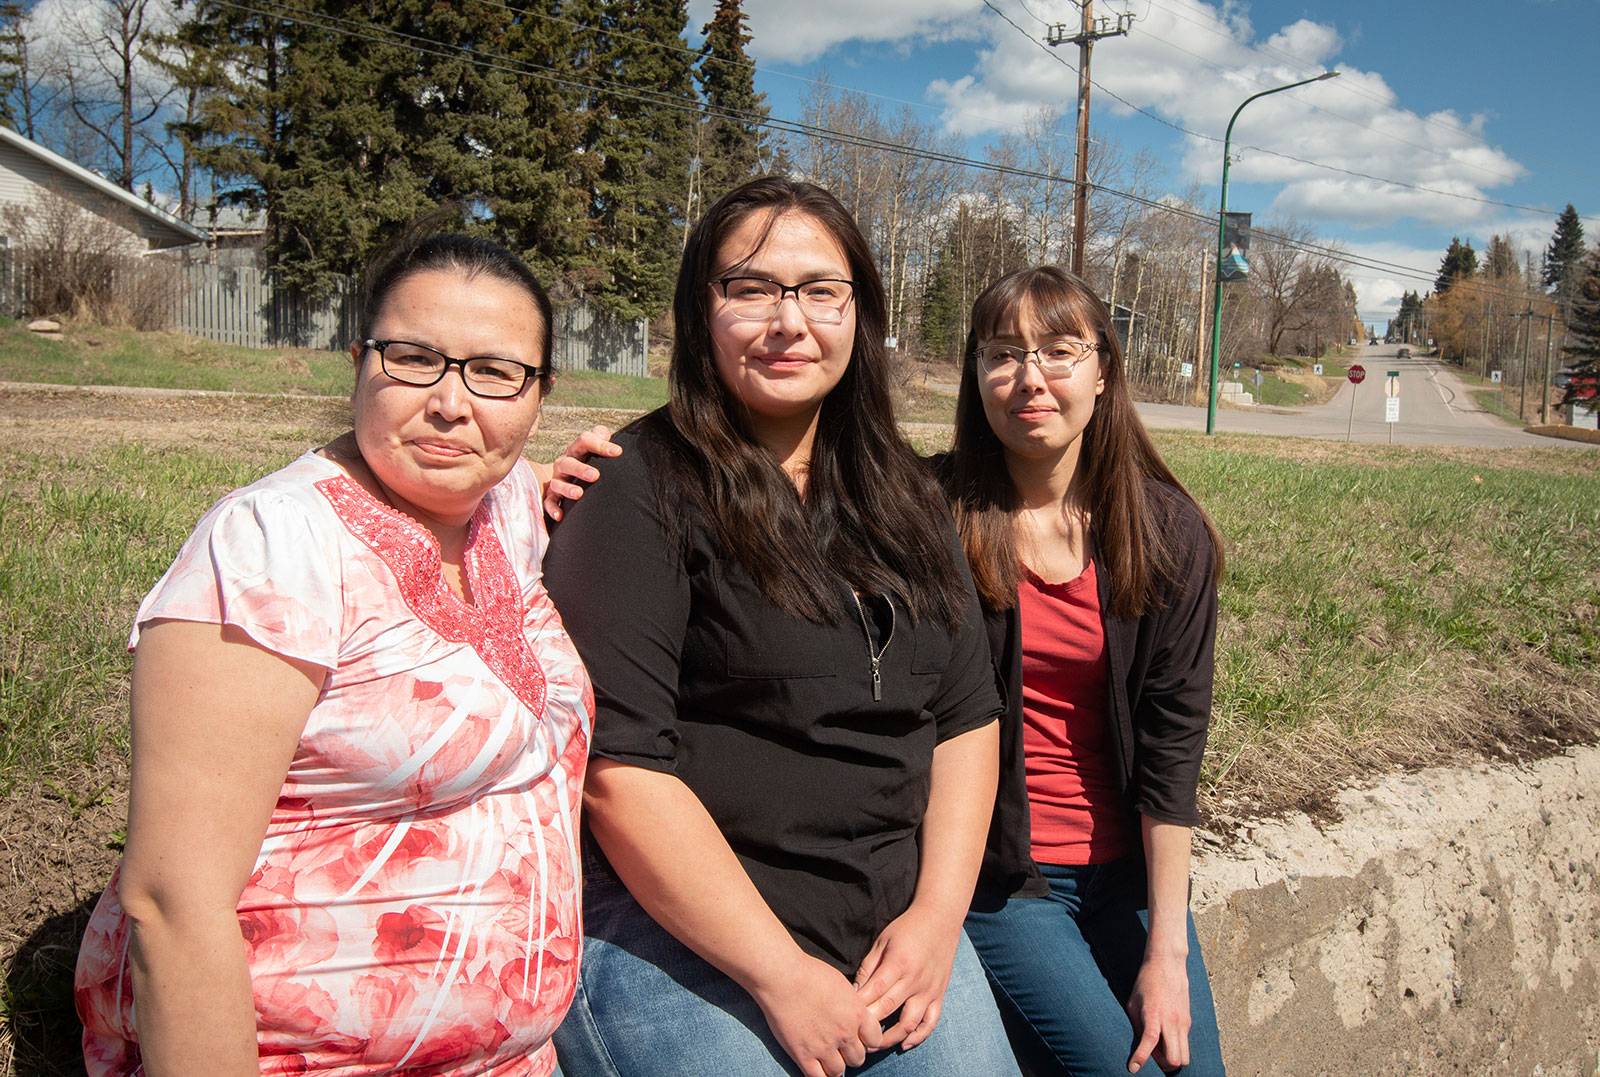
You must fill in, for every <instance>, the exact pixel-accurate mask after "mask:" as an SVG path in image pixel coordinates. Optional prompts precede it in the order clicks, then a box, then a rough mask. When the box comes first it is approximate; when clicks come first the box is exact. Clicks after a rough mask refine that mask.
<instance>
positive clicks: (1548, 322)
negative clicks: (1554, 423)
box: [1539, 307, 1556, 426]
mask: <svg viewBox="0 0 1600 1077" xmlns="http://www.w3.org/2000/svg"><path fill="white" fill-rule="evenodd" d="M1555 332H1556V309H1555V308H1554V307H1551V308H1550V313H1548V314H1546V315H1545V322H1544V406H1543V407H1541V408H1540V409H1539V422H1541V423H1543V424H1544V425H1545V426H1549V425H1550V345H1551V342H1552V340H1553V338H1554V337H1555Z"/></svg>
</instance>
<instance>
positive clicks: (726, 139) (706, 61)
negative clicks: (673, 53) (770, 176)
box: [695, 0, 769, 202]
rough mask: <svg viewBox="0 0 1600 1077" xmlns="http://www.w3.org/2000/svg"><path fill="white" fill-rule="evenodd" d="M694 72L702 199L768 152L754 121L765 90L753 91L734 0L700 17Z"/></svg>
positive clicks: (762, 111) (753, 168) (761, 114)
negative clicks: (700, 113)
mask: <svg viewBox="0 0 1600 1077" xmlns="http://www.w3.org/2000/svg"><path fill="white" fill-rule="evenodd" d="M703 32H704V34H705V43H704V44H703V45H701V46H700V65H699V67H698V69H697V70H696V72H695V75H696V78H697V79H698V81H699V83H700V92H701V94H702V96H703V97H704V98H705V105H706V119H705V123H704V126H705V130H704V132H703V137H702V141H701V153H700V190H701V191H702V192H703V197H704V198H705V200H706V201H708V202H709V201H712V200H715V199H716V198H719V197H721V196H722V194H724V193H725V192H726V191H728V190H730V189H732V188H733V187H735V186H737V185H738V184H739V183H740V182H742V181H743V180H745V179H748V178H749V177H751V176H754V175H758V174H760V173H761V172H763V171H764V170H765V169H764V168H763V164H764V162H765V161H766V160H767V158H768V151H767V140H766V134H765V132H764V131H763V129H762V128H761V126H760V124H761V123H762V122H763V121H765V120H766V118H767V116H768V115H769V113H768V110H767V106H766V100H767V95H766V94H762V93H757V92H756V83H755V65H754V64H753V63H752V62H751V60H750V57H749V54H748V53H747V52H746V51H745V46H746V45H748V44H749V43H750V34H749V32H748V31H747V30H746V29H745V15H744V11H743V10H742V8H741V5H740V0H717V10H716V14H715V15H713V16H712V18H711V21H710V22H708V23H706V25H705V29H704V31H703Z"/></svg>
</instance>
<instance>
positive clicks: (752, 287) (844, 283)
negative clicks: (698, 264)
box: [710, 277, 856, 325]
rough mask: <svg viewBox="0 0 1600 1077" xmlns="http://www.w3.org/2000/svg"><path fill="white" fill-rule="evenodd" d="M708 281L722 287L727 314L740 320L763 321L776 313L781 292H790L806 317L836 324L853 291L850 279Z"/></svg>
mask: <svg viewBox="0 0 1600 1077" xmlns="http://www.w3.org/2000/svg"><path fill="white" fill-rule="evenodd" d="M710 283H712V284H714V285H716V286H717V287H718V288H721V289H722V298H723V302H724V306H725V307H726V308H727V311H728V313H729V314H731V315H733V316H734V317H735V318H738V319H740V320H742V321H747V322H764V321H766V320H767V319H768V318H771V317H772V316H773V315H774V314H776V313H778V307H779V306H781V305H782V304H783V299H784V296H787V295H790V294H793V296H794V300H795V302H796V303H798V304H800V313H801V314H803V315H804V316H805V319H806V321H808V322H816V323H818V324H820V325H837V324H838V323H840V322H842V321H844V312H845V310H846V309H847V308H848V307H849V306H850V300H851V299H852V298H854V297H855V294H856V282H855V281H852V280H808V281H801V282H800V283H799V284H779V283H778V282H777V281H775V280H768V279H767V278H765V277H718V278H717V279H716V280H714V281H711V282H710Z"/></svg>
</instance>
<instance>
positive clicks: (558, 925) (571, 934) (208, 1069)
mask: <svg viewBox="0 0 1600 1077" xmlns="http://www.w3.org/2000/svg"><path fill="white" fill-rule="evenodd" d="M369 292H370V297H371V298H370V300H369V301H368V303H367V305H366V311H365V313H364V317H363V321H362V330H361V336H362V338H363V339H362V340H360V341H359V342H357V343H355V344H352V346H351V355H352V356H353V358H354V360H355V363H356V388H355V392H354V396H353V405H354V418H355V423H354V426H355V428H354V430H353V431H352V432H351V433H350V434H347V435H345V436H344V437H342V438H340V439H338V440H337V441H335V442H333V443H332V444H330V445H327V446H324V447H323V448H321V449H319V450H316V451H313V452H308V453H307V454H306V455H304V456H302V457H301V458H300V459H298V460H296V461H294V462H293V463H291V464H290V465H288V466H287V467H285V468H284V469H282V470H281V471H278V472H276V473H274V474H272V475H269V476H267V477H266V478H264V479H262V480H261V481H259V482H257V483H255V484H253V485H251V486H248V487H246V488H244V489H242V490H238V491H235V492H234V493H232V494H229V495H228V496H227V497H224V498H223V499H222V500H221V501H220V502H218V503H217V504H216V505H215V506H214V507H213V508H212V509H211V510H210V511H209V512H208V513H207V514H206V515H205V517H204V518H203V519H202V520H201V521H200V524H199V525H198V527H197V528H196V529H195V532H194V534H193V535H192V536H191V537H190V538H189V540H188V542H186V543H185V544H184V546H183V549H182V550H181V551H180V552H179V554H178V558H177V560H176V561H175V562H174V564H173V565H172V567H171V568H170V569H169V570H168V572H167V574H166V575H165V576H164V577H163V578H162V580H161V581H160V582H159V583H158V584H157V585H156V587H155V589H154V590H153V591H152V592H151V593H150V594H149V596H148V597H146V599H145V600H144V603H143V605H142V606H141V607H140V609H139V613H138V617H137V623H136V627H135V629H134V635H133V646H134V648H135V658H134V682H133V724H132V729H133V778H132V795H131V800H130V807H129V822H128V839H127V848H126V853H125V855H124V857H123V862H122V864H121V865H120V867H119V868H118V870H117V872H116V874H115V875H113V877H112V879H111V883H110V885H109V886H108V887H107V889H106V892H105V894H104V896H103V897H102V898H101V900H100V904H99V906H98V907H97V908H96V910H95V913H94V917H93V919H92V920H91V922H90V925H89V930H88V934H87V936H86V938H85V939H84V945H83V948H82V952H81V955H80V958H79V962H78V974H77V998H78V1007H79V1011H80V1013H81V1014H82V1017H83V1020H84V1026H85V1031H84V1056H85V1062H86V1064H87V1068H88V1072H89V1074H90V1075H91V1077H101V1075H134V1074H148V1075H149V1077H157V1075H166V1074H184V1075H190V1074H197V1073H205V1074H208V1075H216V1077H224V1075H244V1074H256V1073H258V1072H259V1073H270V1074H278V1073H295V1074H302V1073H310V1074H325V1075H334V1074H338V1075H357V1074H360V1075H370V1074H388V1073H399V1072H405V1073H430V1074H450V1075H468V1074H490V1075H494V1077H513V1075H515V1077H522V1075H536V1077H544V1075H547V1074H550V1073H551V1072H552V1071H553V1070H554V1068H555V1056H554V1052H553V1051H552V1049H551V1047H550V1045H549V1042H548V1040H549V1036H550V1034H551V1032H552V1031H553V1030H554V1029H555V1027H556V1026H557V1025H558V1024H559V1023H560V1021H561V1018H562V1015H563V1014H564V1013H565V1012H566V1009H567V1006H568V1003H569V1001H570V999H571V996H572V991H573V983H574V978H575V975H576V971H577V963H578V954H579V946H580V943H581V933H580V927H579V918H578V885H577V881H576V880H577V877H578V875H577V872H578V866H577V813H578V803H579V794H580V791H581V787H582V784H583V776H584V767H585V759H586V756H587V752H588V741H589V733H590V721H591V714H592V712H593V696H592V693H591V690H590V687H589V681H588V678H587V676H586V674H585V672H584V669H583V666H582V665H581V663H580V662H579V660H578V657H577V654H576V653H575V652H574V650H573V648H572V644H571V643H570V641H569V640H568V639H567V636H566V633H565V631H564V630H563V628H562V625H561V620H560V618H559V617H558V616H557V614H556V611H555V608H554V607H553V606H552V605H551V603H550V600H549V597H548V595H547V594H546V593H545V589H544V585H543V582H542V577H541V574H540V561H541V558H542V556H543V553H544V548H545V544H546V535H545V531H544V524H543V520H542V518H541V516H540V515H539V513H538V511H537V505H538V501H539V489H540V487H539V480H538V479H537V478H536V477H535V476H534V474H533V473H532V471H531V469H530V467H529V466H528V465H527V464H526V463H523V462H521V461H520V453H521V451H522V448H523V445H524V443H525V441H526V440H527V438H528V436H529V434H530V433H531V432H532V430H533V429H534V426H535V424H536V423H537V421H538V416H539V407H540V403H541V401H542V399H543V396H544V394H545V392H546V391H547V390H548V389H549V387H550V382H551V366H550V358H551V340H550V327H551V317H550V304H549V300H548V299H547V298H546V296H545V294H544V291H543V289H541V288H540V286H539V284H538V282H537V281H536V280H535V279H534V278H533V276H532V275H531V274H530V273H529V271H528V270H527V268H526V267H525V266H524V265H522V263H521V262H519V261H518V260H517V259H516V258H514V257H513V256H511V255H510V254H508V253H506V252H505V251H503V250H501V249H500V248H498V247H496V246H494V245H493V244H490V243H487V242H485V241H481V240H475V239H469V238H467V237H463V236H434V237H432V238H431V239H427V240H424V241H422V242H421V243H420V244H414V245H412V246H410V247H408V248H406V249H405V250H403V251H401V252H400V253H398V254H397V255H395V256H394V257H393V258H391V259H389V260H388V261H387V262H386V263H385V264H384V265H383V266H381V267H380V268H379V269H377V270H376V271H375V273H374V274H373V277H372V280H371V282H370V284H369ZM452 356H465V357H469V358H462V359H458V358H451V357H452ZM452 368H454V369H452Z"/></svg>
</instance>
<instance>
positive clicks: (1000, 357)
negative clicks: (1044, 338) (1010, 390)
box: [977, 340, 1100, 378]
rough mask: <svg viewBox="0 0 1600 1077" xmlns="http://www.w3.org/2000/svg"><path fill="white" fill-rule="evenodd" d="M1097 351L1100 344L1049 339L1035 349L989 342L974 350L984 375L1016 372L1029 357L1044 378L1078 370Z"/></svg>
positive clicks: (1060, 375)
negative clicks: (1079, 365)
mask: <svg viewBox="0 0 1600 1077" xmlns="http://www.w3.org/2000/svg"><path fill="white" fill-rule="evenodd" d="M1099 351H1100V345H1098V344H1091V343H1089V342H1088V341H1087V340H1052V341H1050V342H1049V343H1048V344H1041V345H1039V346H1038V347H1037V348H1019V347H1017V346H1016V345H1015V344H988V345H985V346H984V347H981V348H979V349H977V353H978V366H979V367H980V368H982V370H983V372H984V373H985V374H1005V375H1015V374H1016V372H1017V371H1018V369H1019V368H1020V367H1022V366H1025V365H1026V364H1027V363H1028V362H1029V361H1030V360H1029V358H1028V357H1029V356H1032V357H1033V359H1032V362H1035V363H1037V364H1039V373H1041V374H1044V375H1045V376H1047V377H1056V378H1060V377H1065V376H1066V375H1068V374H1071V373H1072V372H1073V371H1074V370H1076V369H1078V364H1079V363H1081V362H1083V361H1084V360H1085V359H1087V358H1089V357H1090V356H1091V355H1095V354H1097V353H1098V352H1099Z"/></svg>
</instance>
